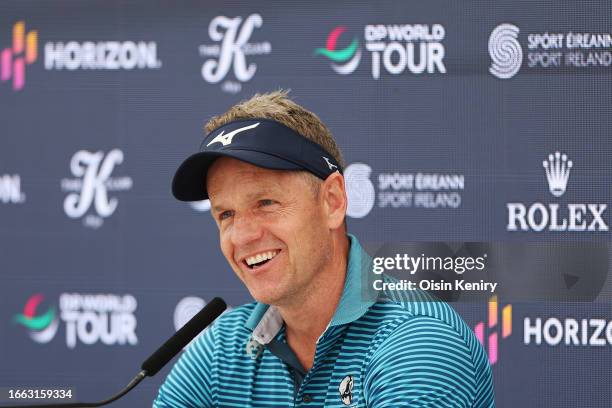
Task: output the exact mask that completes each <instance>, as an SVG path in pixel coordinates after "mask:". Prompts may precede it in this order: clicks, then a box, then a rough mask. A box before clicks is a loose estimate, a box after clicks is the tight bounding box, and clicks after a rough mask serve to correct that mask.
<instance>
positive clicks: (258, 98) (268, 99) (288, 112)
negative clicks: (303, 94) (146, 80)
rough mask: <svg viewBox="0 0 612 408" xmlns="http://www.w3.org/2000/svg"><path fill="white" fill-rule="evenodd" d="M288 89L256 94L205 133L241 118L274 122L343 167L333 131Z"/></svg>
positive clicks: (214, 120)
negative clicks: (316, 146)
mask: <svg viewBox="0 0 612 408" xmlns="http://www.w3.org/2000/svg"><path fill="white" fill-rule="evenodd" d="M288 93H289V91H287V90H282V89H281V90H278V91H274V92H269V93H264V94H259V93H257V94H255V95H253V96H252V97H251V98H250V99H247V100H245V101H242V102H240V103H238V104H236V105H234V106H232V107H231V108H230V109H229V110H228V111H227V112H225V113H223V114H221V115H218V116H215V117H213V118H212V119H210V120H209V121H208V122H207V123H206V127H205V129H206V134H208V133H210V132H212V131H213V130H215V129H216V128H218V127H220V126H223V125H225V124H227V123H229V122H233V121H235V120H240V119H258V118H260V119H272V120H275V121H277V122H280V123H282V124H283V125H285V126H287V127H288V128H290V129H292V130H294V131H296V132H297V133H299V134H300V135H302V136H303V137H305V138H306V139H308V140H311V141H313V142H315V143H316V144H318V145H319V146H321V147H322V148H323V149H325V150H326V151H327V152H328V153H329V154H330V155H331V156H332V157H333V158H334V159H335V160H336V162H337V163H339V164H340V165H341V166H342V167H344V160H343V158H342V153H341V152H340V149H339V148H338V145H337V144H336V140H335V139H334V137H333V136H332V133H331V132H330V130H329V129H328V128H327V126H325V124H324V123H323V122H322V121H321V119H319V117H318V116H317V115H315V114H314V113H312V112H310V111H309V110H307V109H305V108H304V107H302V106H300V105H298V104H297V103H295V102H294V101H292V100H291V99H289V97H288V96H287V94H288Z"/></svg>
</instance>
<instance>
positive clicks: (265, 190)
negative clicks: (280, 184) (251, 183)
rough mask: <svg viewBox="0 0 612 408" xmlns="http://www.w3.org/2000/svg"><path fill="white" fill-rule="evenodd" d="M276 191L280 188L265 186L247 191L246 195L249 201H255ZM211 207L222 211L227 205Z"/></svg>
mask: <svg viewBox="0 0 612 408" xmlns="http://www.w3.org/2000/svg"><path fill="white" fill-rule="evenodd" d="M276 191H278V188H276V187H263V188H261V189H259V190H257V191H253V192H251V193H247V195H246V199H247V200H248V201H253V200H256V199H258V198H261V197H264V196H266V195H268V194H273V193H275V192H276ZM211 209H212V210H214V211H215V212H220V211H223V210H224V209H225V206H224V205H222V204H220V205H213V206H211Z"/></svg>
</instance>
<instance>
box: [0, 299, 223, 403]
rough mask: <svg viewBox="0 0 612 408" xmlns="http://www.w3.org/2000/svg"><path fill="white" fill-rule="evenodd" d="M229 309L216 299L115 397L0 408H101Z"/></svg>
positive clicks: (143, 365) (164, 345)
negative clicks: (93, 400)
mask: <svg viewBox="0 0 612 408" xmlns="http://www.w3.org/2000/svg"><path fill="white" fill-rule="evenodd" d="M226 308H227V305H226V304H225V302H224V301H223V299H221V298H218V297H216V298H214V299H213V300H211V301H210V302H208V304H207V305H206V306H204V307H203V308H202V310H200V311H199V312H198V313H197V314H196V315H195V316H194V317H193V318H192V319H191V320H189V321H188V322H187V323H186V324H185V325H184V326H183V327H181V328H180V329H179V330H178V331H177V332H176V333H174V335H173V336H172V337H170V338H169V339H168V340H167V341H166V342H165V343H164V344H163V345H162V346H161V347H160V348H158V349H157V350H156V351H155V352H154V353H153V354H151V356H149V358H147V359H146V360H145V361H144V362H143V363H142V365H141V366H140V368H141V370H140V372H139V373H138V374H137V375H136V377H134V378H133V379H132V381H130V382H129V384H128V385H127V386H125V388H124V389H123V390H121V391H120V392H119V393H117V394H115V395H114V396H112V397H110V398H107V399H105V400H104V401H100V402H73V403H66V404H45V405H11V406H3V407H0V408H89V407H101V406H103V405H107V404H110V403H111V402H113V401H116V400H118V399H119V398H121V397H123V396H124V395H125V394H127V393H128V392H130V391H131V390H132V389H133V388H134V387H136V386H137V385H138V384H139V383H140V382H141V381H142V380H143V379H144V378H145V377H152V376H154V375H155V374H157V372H158V371H159V370H161V368H162V367H163V366H165V365H166V364H167V363H168V361H170V360H172V358H173V357H174V356H175V355H177V354H178V352H179V351H181V350H182V349H183V348H184V347H185V346H186V345H187V344H189V342H190V341H191V340H193V339H194V338H195V337H196V336H197V335H198V334H199V333H200V332H201V331H202V330H204V329H205V328H206V327H207V326H208V325H210V324H211V323H212V322H213V321H214V320H215V319H216V318H217V317H219V316H220V315H221V313H223V312H224V311H225V309H226Z"/></svg>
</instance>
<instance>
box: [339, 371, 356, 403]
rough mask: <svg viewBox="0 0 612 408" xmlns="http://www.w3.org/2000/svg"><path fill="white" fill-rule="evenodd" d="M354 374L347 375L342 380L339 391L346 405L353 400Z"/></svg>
mask: <svg viewBox="0 0 612 408" xmlns="http://www.w3.org/2000/svg"><path fill="white" fill-rule="evenodd" d="M353 384H354V381H353V376H352V375H347V376H346V377H344V379H343V380H342V381H341V382H340V386H339V387H338V392H340V399H341V400H342V403H343V404H344V405H350V404H351V402H353Z"/></svg>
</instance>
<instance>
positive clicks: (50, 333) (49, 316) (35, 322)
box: [13, 294, 59, 343]
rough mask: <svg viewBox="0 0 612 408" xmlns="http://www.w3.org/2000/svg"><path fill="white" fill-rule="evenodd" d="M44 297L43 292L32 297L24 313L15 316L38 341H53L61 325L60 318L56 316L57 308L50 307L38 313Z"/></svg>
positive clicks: (14, 319)
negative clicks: (37, 310)
mask: <svg viewBox="0 0 612 408" xmlns="http://www.w3.org/2000/svg"><path fill="white" fill-rule="evenodd" d="M43 299H44V297H43V295H41V294H36V295H34V296H32V297H30V298H29V299H28V301H27V302H26V304H25V307H24V308H23V313H18V314H16V315H15V316H14V317H13V321H14V322H15V323H18V324H20V325H22V326H25V327H27V328H28V329H29V330H30V338H31V339H32V340H34V341H35V342H37V343H48V342H49V341H51V340H52V339H53V337H54V336H55V333H57V328H58V327H59V319H58V318H57V316H56V315H57V313H56V311H55V308H53V307H50V308H49V309H47V311H46V312H45V313H43V314H41V315H38V316H37V315H36V309H38V306H39V305H40V304H41V303H42V301H43Z"/></svg>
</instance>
